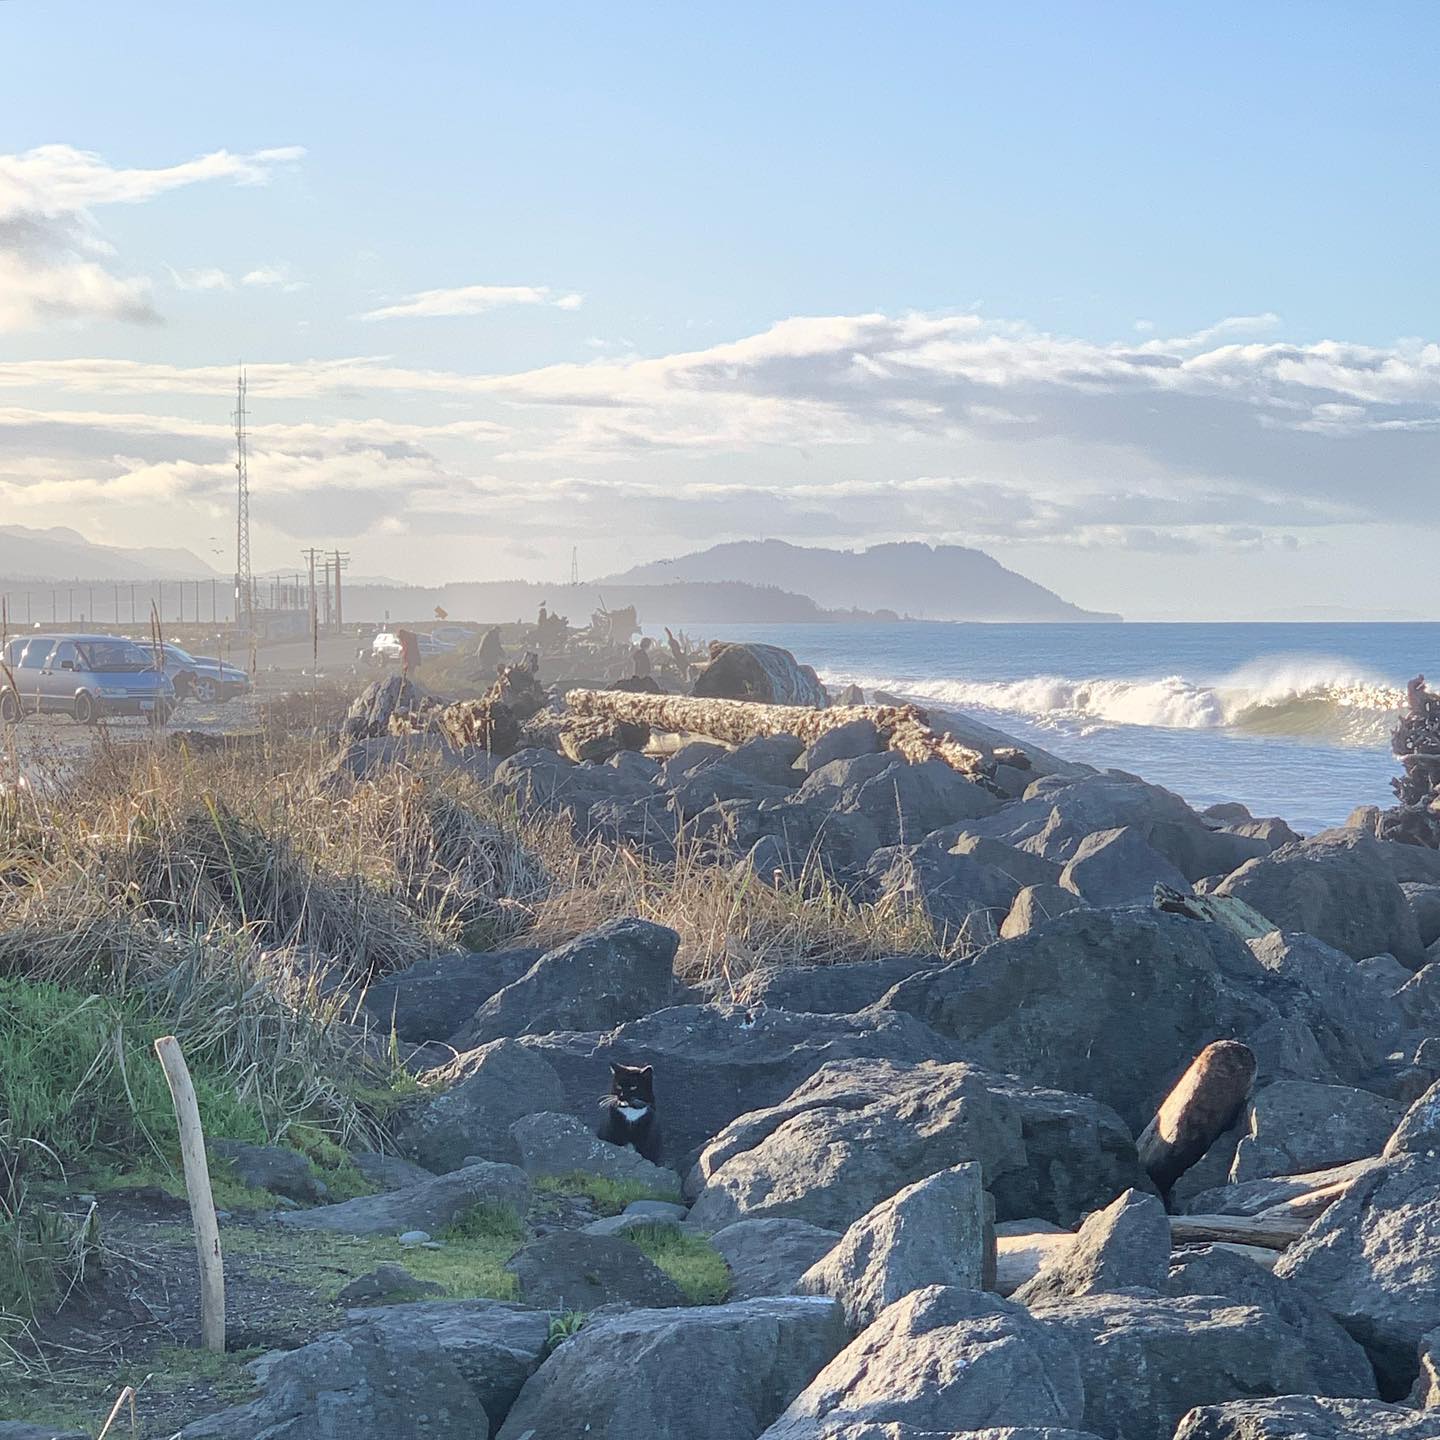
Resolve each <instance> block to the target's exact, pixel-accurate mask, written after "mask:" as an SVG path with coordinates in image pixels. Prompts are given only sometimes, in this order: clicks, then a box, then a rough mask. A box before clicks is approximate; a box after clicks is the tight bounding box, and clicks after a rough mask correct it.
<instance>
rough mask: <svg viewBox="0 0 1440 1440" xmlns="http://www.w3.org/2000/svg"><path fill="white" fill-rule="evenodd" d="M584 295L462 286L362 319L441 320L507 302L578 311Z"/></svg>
mask: <svg viewBox="0 0 1440 1440" xmlns="http://www.w3.org/2000/svg"><path fill="white" fill-rule="evenodd" d="M584 303H585V297H584V296H583V295H577V294H575V293H573V292H570V293H565V294H558V293H557V292H555V291H554V290H552V289H551V288H550V287H549V286H548V285H461V286H459V287H457V288H456V289H453V290H421V291H419V292H418V293H417V294H415V295H408V296H406V297H405V299H403V300H398V301H396V302H395V303H394V304H393V305H382V306H380V307H379V308H378V309H376V310H367V311H365V313H364V314H363V315H361V317H360V318H361V319H362V320H406V319H439V318H445V317H449V316H455V315H484V314H485V313H486V312H487V311H490V310H499V309H500V308H502V307H503V306H506V305H550V306H553V307H554V308H555V309H556V310H578V309H579V308H580V307H581V305H583V304H584Z"/></svg>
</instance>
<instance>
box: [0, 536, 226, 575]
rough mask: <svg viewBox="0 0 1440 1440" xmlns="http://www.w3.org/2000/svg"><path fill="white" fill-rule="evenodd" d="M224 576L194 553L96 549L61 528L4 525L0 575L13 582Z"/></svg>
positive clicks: (116, 547) (0, 539)
mask: <svg viewBox="0 0 1440 1440" xmlns="http://www.w3.org/2000/svg"><path fill="white" fill-rule="evenodd" d="M218 573H219V572H218V571H216V570H214V569H212V568H211V567H210V566H209V565H207V564H206V563H205V562H204V561H203V560H202V559H201V558H200V557H199V556H198V555H196V554H195V553H194V552H193V551H190V550H183V549H179V548H176V549H165V548H163V547H159V546H144V547H141V548H139V549H133V550H131V549H125V548H123V547H122V546H119V545H97V544H96V543H95V542H94V541H93V540H87V539H86V538H85V537H84V536H83V535H82V534H80V532H79V531H78V530H70V529H68V528H67V527H65V526H63V525H56V526H54V527H52V528H51V529H48V530H35V529H32V528H31V527H29V526H28V525H0V575H3V576H5V577H6V578H7V579H13V580H209V579H211V578H212V577H214V576H215V575H217V574H218Z"/></svg>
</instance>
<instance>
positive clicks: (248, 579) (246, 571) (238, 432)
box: [235, 368, 255, 630]
mask: <svg viewBox="0 0 1440 1440" xmlns="http://www.w3.org/2000/svg"><path fill="white" fill-rule="evenodd" d="M245 416H246V410H245V371H244V369H243V368H242V369H241V371H240V375H239V378H238V379H237V381H236V384H235V623H236V625H238V626H240V627H242V628H243V629H245V630H249V629H251V628H253V621H254V609H255V583H254V579H253V578H252V576H251V574H250V473H249V470H248V468H247V462H248V459H249V456H248V453H247V452H248V449H249V446H248V444H247V442H246V438H245Z"/></svg>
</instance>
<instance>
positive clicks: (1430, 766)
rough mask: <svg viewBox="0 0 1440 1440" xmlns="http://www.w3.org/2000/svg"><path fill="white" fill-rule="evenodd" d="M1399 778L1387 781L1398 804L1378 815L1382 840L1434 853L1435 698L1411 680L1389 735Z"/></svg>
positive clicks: (1438, 719) (1437, 831)
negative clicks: (1393, 727)
mask: <svg viewBox="0 0 1440 1440" xmlns="http://www.w3.org/2000/svg"><path fill="white" fill-rule="evenodd" d="M1390 743H1391V748H1392V749H1393V750H1394V752H1395V754H1396V755H1397V756H1398V757H1399V760H1400V764H1401V767H1402V770H1403V773H1402V774H1400V775H1397V776H1396V777H1395V779H1393V780H1392V781H1391V782H1390V786H1391V789H1393V790H1394V791H1395V798H1396V799H1397V800H1399V802H1400V803H1399V804H1398V805H1395V806H1392V807H1391V808H1390V809H1389V810H1386V811H1384V812H1382V813H1381V815H1380V816H1379V819H1378V820H1377V822H1376V826H1375V828H1376V833H1377V834H1378V835H1379V837H1380V838H1381V839H1382V840H1396V841H1399V842H1401V843H1402V844H1406V845H1428V846H1430V847H1431V848H1432V849H1437V848H1440V695H1435V694H1432V693H1431V692H1430V691H1429V690H1427V689H1426V688H1425V677H1424V676H1423V675H1417V676H1416V677H1415V678H1414V679H1413V680H1412V681H1411V682H1410V683H1409V685H1407V686H1406V687H1405V709H1404V711H1403V712H1402V714H1401V716H1400V723H1399V725H1397V726H1396V727H1395V732H1394V734H1393V735H1392V736H1391V742H1390Z"/></svg>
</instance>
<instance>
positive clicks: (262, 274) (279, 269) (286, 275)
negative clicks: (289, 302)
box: [240, 265, 305, 294]
mask: <svg viewBox="0 0 1440 1440" xmlns="http://www.w3.org/2000/svg"><path fill="white" fill-rule="evenodd" d="M240 283H241V284H242V285H249V286H251V287H252V288H255V289H261V290H284V291H285V292H286V293H287V294H289V293H290V292H292V291H295V290H303V289H304V288H305V282H304V281H303V280H296V279H294V278H293V277H292V276H291V274H290V267H289V266H288V265H258V266H256V268H255V269H253V270H247V271H246V272H245V273H244V274H243V275H242V276H241V277H240Z"/></svg>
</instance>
